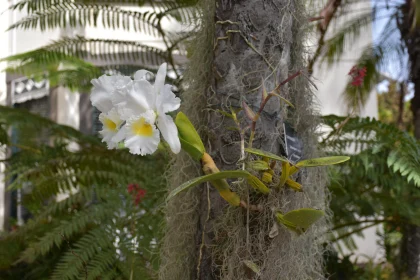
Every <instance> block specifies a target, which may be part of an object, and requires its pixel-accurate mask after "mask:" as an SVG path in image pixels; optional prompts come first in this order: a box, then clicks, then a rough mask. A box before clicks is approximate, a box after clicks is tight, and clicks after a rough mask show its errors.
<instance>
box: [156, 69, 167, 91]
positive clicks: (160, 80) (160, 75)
mask: <svg viewBox="0 0 420 280" xmlns="http://www.w3.org/2000/svg"><path fill="white" fill-rule="evenodd" d="M165 78H166V63H163V64H162V65H161V66H160V67H159V70H158V72H157V74H156V78H155V85H154V86H155V94H156V96H157V95H159V94H160V91H161V89H162V88H163V87H164V85H165Z"/></svg>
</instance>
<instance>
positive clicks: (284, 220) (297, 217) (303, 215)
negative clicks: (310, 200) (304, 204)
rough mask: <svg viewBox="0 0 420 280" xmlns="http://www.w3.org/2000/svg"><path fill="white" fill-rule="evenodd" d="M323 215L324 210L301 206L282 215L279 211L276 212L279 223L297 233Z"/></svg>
mask: <svg viewBox="0 0 420 280" xmlns="http://www.w3.org/2000/svg"><path fill="white" fill-rule="evenodd" d="M323 216H324V211H322V210H317V209H312V208H301V209H297V210H293V211H290V212H288V213H286V214H284V215H283V214H282V213H280V212H277V213H276V218H277V221H278V222H279V223H280V224H283V225H285V226H286V227H287V228H289V229H290V230H292V231H294V232H296V233H298V234H302V233H304V232H305V231H307V230H308V228H309V227H310V226H311V225H313V224H314V223H316V222H317V221H318V220H319V219H321V218H322V217H323Z"/></svg>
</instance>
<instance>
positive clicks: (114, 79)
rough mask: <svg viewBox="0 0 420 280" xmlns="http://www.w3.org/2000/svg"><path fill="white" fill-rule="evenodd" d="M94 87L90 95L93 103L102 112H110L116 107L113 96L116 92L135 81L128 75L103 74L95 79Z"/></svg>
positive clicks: (93, 81) (123, 89)
mask: <svg viewBox="0 0 420 280" xmlns="http://www.w3.org/2000/svg"><path fill="white" fill-rule="evenodd" d="M91 83H92V84H93V89H92V94H91V95H90V101H91V102H92V105H93V106H95V107H96V108H98V110H99V111H101V112H102V113H108V112H109V111H111V109H112V108H114V105H113V104H112V96H113V95H114V94H115V93H116V92H122V91H125V90H126V89H127V87H131V84H132V83H133V81H132V80H131V78H130V77H128V76H122V75H114V76H108V75H102V76H101V77H99V78H98V79H93V80H92V82H91Z"/></svg>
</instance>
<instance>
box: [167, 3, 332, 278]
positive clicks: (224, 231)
mask: <svg viewBox="0 0 420 280" xmlns="http://www.w3.org/2000/svg"><path fill="white" fill-rule="evenodd" d="M203 2H205V3H207V4H208V5H207V6H206V5H204V7H206V8H205V9H204V10H203V16H204V17H205V20H203V22H207V19H208V18H209V17H207V15H208V13H209V12H214V13H213V14H212V15H210V16H211V18H212V23H211V26H209V27H211V28H213V30H214V31H213V40H212V43H211V45H209V46H207V47H208V48H209V49H210V50H211V53H212V54H211V57H212V59H211V61H210V63H209V65H197V61H194V59H197V60H200V59H202V58H201V57H200V56H194V57H192V58H191V64H192V65H194V66H193V68H190V70H189V74H188V75H186V76H187V77H188V78H186V83H187V84H189V87H188V89H187V92H186V94H187V95H189V94H195V96H196V97H195V98H197V93H198V92H200V90H201V89H203V88H204V89H205V93H204V97H205V99H203V100H202V101H201V102H200V103H194V104H195V106H191V105H185V103H184V105H183V106H187V107H183V108H182V110H183V111H184V112H185V113H186V114H187V115H188V116H189V117H191V115H192V114H196V113H197V112H196V111H197V108H203V105H204V108H203V110H202V111H204V112H206V114H205V116H200V118H199V119H198V120H197V122H195V123H196V124H197V123H200V124H201V125H202V131H205V135H206V138H207V140H206V142H205V144H206V150H207V152H208V153H209V154H210V155H211V156H212V158H213V159H214V161H215V163H216V165H217V166H218V167H219V169H220V170H232V169H241V168H242V163H241V162H240V161H239V160H240V158H241V153H242V152H243V149H242V148H241V146H242V145H243V143H241V136H240V133H239V132H238V131H236V130H231V129H229V128H230V127H234V126H235V123H234V122H233V121H232V120H231V119H229V118H227V117H225V116H224V115H223V114H221V113H220V111H225V112H227V113H229V112H230V108H233V109H239V108H241V107H243V105H242V103H243V102H245V103H246V104H248V105H249V106H250V107H251V108H252V110H254V111H255V112H256V111H257V110H258V108H259V107H260V103H261V98H262V88H263V87H262V85H263V84H264V86H265V87H266V88H267V91H271V90H273V89H274V88H275V87H276V86H277V85H278V84H279V83H280V82H281V81H284V80H286V79H287V78H288V77H289V76H290V75H293V74H294V73H296V72H297V71H299V70H303V69H305V68H306V63H305V59H304V55H305V53H304V51H305V49H304V46H303V41H304V39H305V38H306V37H305V36H306V34H305V33H304V32H303V31H304V28H303V25H304V24H305V23H306V22H307V17H306V16H305V13H304V2H305V1H301V0H269V1H266V0H217V1H215V2H213V1H210V0H206V1H203ZM210 3H212V4H213V3H214V4H215V6H213V7H210V6H209V5H210ZM204 31H205V30H202V31H201V32H204ZM199 33H200V32H199ZM198 36H200V34H199V35H198ZM196 43H197V42H196ZM197 49H198V48H197ZM197 49H196V50H197ZM190 67H191V66H190ZM191 69H193V71H191ZM203 69H210V70H211V71H210V72H208V74H209V75H208V76H204V74H203V75H200V74H199V73H200V72H201V71H205V70H203ZM194 74H198V75H200V78H198V77H196V76H194ZM184 94H185V93H184ZM280 95H281V96H282V97H284V98H286V99H289V100H290V101H291V102H292V103H293V104H294V106H295V109H293V110H292V109H290V108H287V106H286V104H283V103H282V102H280V101H279V99H277V98H272V99H270V101H269V102H268V103H267V106H265V109H264V110H263V111H262V113H261V116H260V119H259V120H258V122H257V130H256V135H255V140H254V142H253V147H254V148H258V149H262V150H265V151H269V152H272V153H275V154H283V155H284V150H285V149H284V147H285V143H284V139H283V125H284V123H285V122H287V123H289V124H290V125H291V126H292V127H293V128H294V129H295V131H296V133H297V135H298V137H299V138H300V139H301V140H302V142H303V143H304V148H303V154H304V155H305V157H307V158H310V157H315V156H317V152H316V149H315V147H316V140H317V139H316V136H315V133H314V130H315V128H316V124H317V120H316V118H315V117H314V112H313V111H312V109H311V105H312V102H313V101H312V95H311V92H310V89H309V84H308V82H307V80H306V79H305V78H303V77H298V78H297V79H294V80H292V81H291V82H289V83H287V84H286V85H285V86H282V87H281V90H280ZM184 100H185V95H184V99H183V101H184ZM193 112H196V113H193ZM238 117H239V118H240V119H241V124H242V128H246V126H248V125H250V121H249V119H247V116H246V115H245V114H244V112H243V111H242V112H240V113H238ZM193 122H194V121H193ZM249 136H250V135H249V129H248V130H247V133H246V135H245V139H246V140H247V141H248V139H249ZM177 169H178V170H179V167H177ZM277 172H278V169H277ZM177 175H180V172H179V171H178V172H177ZM178 177H179V176H178ZM177 179H179V178H177ZM188 179H191V178H188ZM230 183H231V184H230V185H231V189H232V190H233V191H235V192H236V193H237V194H238V195H239V196H240V197H241V199H242V200H244V201H245V202H247V203H251V204H254V205H260V206H261V207H262V209H263V210H262V211H261V212H252V211H249V210H246V209H243V208H239V207H232V206H229V205H228V204H227V203H226V202H225V201H224V200H223V199H222V198H221V197H220V195H219V193H218V192H217V191H216V190H215V189H214V188H213V187H212V186H210V185H203V186H200V187H197V188H196V189H195V190H194V191H191V192H190V193H188V194H181V195H179V196H177V197H176V198H174V201H173V202H171V204H170V205H169V206H168V208H167V209H169V210H168V217H167V219H168V220H169V222H168V226H167V234H166V236H165V241H164V247H165V248H168V246H169V245H170V246H172V247H169V249H168V250H165V251H164V254H163V257H162V259H163V260H162V263H163V266H162V267H163V268H162V269H161V273H160V275H161V277H160V279H162V280H177V279H182V280H187V279H194V280H219V279H226V280H230V279H256V278H257V277H258V279H262V280H273V279H293V280H300V279H302V280H303V279H323V278H324V275H323V267H322V250H323V249H322V240H321V239H322V238H323V237H321V233H323V232H325V230H326V225H325V221H321V222H319V223H317V224H316V225H314V226H312V228H311V230H309V231H308V232H306V233H305V234H304V235H303V236H300V237H299V238H298V237H296V236H293V234H292V233H290V232H289V231H288V230H287V229H286V228H283V227H282V226H280V225H277V224H276V222H275V216H274V213H275V211H277V210H279V211H282V212H288V211H290V210H294V209H298V208H302V207H315V208H321V209H325V207H326V206H325V201H326V194H325V191H326V188H325V186H326V184H325V172H324V170H323V169H311V170H309V171H307V172H304V173H302V174H301V175H300V183H302V184H303V185H304V188H305V190H304V192H305V193H296V192H294V191H292V190H290V189H286V188H285V189H282V190H281V191H279V190H275V189H273V191H272V192H271V193H270V194H269V195H266V196H263V195H261V194H258V193H256V192H255V191H253V189H252V188H250V187H249V186H247V185H246V184H244V183H243V182H242V183H241V182H234V180H233V181H230ZM191 201H195V202H196V203H191V204H190V205H189V206H188V209H187V210H186V209H185V204H186V203H187V202H191ZM180 205H183V206H184V208H183V209H182V213H181V214H178V215H176V214H174V213H175V212H177V211H179V209H178V208H179V207H180ZM177 207H178V208H177ZM185 213H194V214H191V215H190V217H191V218H189V219H190V221H196V228H195V231H194V233H193V234H191V232H184V234H183V235H182V238H179V237H176V236H177V235H178V233H177V232H176V231H177V230H179V227H180V225H181V224H182V223H183V222H184V221H185V217H184V218H183V217H182V216H180V215H184V214H185ZM189 229H191V230H192V227H191V224H190V225H189ZM174 236H175V237H174ZM191 244H193V245H194V248H192V246H191ZM187 247H188V249H186V248H187ZM179 258H184V259H185V260H186V263H187V264H185V265H184V264H182V265H181V264H177V263H176V262H175V261H174V260H176V259H179ZM249 261H250V262H252V263H253V264H255V265H256V266H257V267H258V269H259V272H258V273H256V272H254V271H253V270H252V269H250V268H249ZM247 264H248V265H247ZM177 265H178V266H177ZM180 271H182V273H181V272H180ZM257 275H259V276H257Z"/></svg>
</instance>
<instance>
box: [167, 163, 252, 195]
mask: <svg viewBox="0 0 420 280" xmlns="http://www.w3.org/2000/svg"><path fill="white" fill-rule="evenodd" d="M250 175H251V174H250V173H249V172H248V171H244V170H234V171H220V172H217V173H214V174H209V175H204V176H201V177H197V178H194V179H191V180H189V181H187V182H185V183H183V184H182V185H180V186H179V187H177V188H175V189H174V190H173V191H171V192H170V193H169V195H168V197H167V198H166V201H168V200H170V199H172V198H173V197H175V196H176V195H178V194H179V193H180V192H183V191H185V190H188V189H189V188H192V187H195V186H197V185H199V184H201V183H205V182H210V181H217V180H221V179H228V178H248V177H249V176H250Z"/></svg>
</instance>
